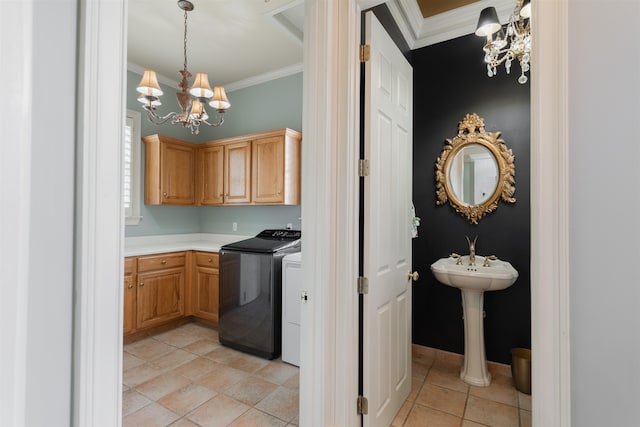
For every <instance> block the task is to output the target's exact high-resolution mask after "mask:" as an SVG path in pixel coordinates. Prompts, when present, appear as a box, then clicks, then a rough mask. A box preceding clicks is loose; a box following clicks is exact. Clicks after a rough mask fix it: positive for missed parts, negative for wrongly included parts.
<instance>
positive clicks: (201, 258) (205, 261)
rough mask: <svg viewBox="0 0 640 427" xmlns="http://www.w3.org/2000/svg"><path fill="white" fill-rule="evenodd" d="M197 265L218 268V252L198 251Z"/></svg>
mask: <svg viewBox="0 0 640 427" xmlns="http://www.w3.org/2000/svg"><path fill="white" fill-rule="evenodd" d="M196 265H199V266H201V267H213V268H218V254H217V253H213V252H196Z"/></svg>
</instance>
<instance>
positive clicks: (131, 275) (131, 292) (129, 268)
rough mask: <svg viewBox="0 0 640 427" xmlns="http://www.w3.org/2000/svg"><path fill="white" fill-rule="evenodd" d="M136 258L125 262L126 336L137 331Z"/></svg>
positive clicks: (124, 322)
mask: <svg viewBox="0 0 640 427" xmlns="http://www.w3.org/2000/svg"><path fill="white" fill-rule="evenodd" d="M136 288H137V287H136V258H135V257H129V258H125V260H124V308H123V315H124V319H123V322H122V323H123V332H124V334H125V335H127V334H130V333H132V332H134V331H135V330H136V290H137V289H136Z"/></svg>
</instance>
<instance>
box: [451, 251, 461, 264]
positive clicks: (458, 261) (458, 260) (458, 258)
mask: <svg viewBox="0 0 640 427" xmlns="http://www.w3.org/2000/svg"><path fill="white" fill-rule="evenodd" d="M449 258H453V259H456V260H457V261H456V265H462V255H458V254H457V253H455V252H452V253H451V255H449Z"/></svg>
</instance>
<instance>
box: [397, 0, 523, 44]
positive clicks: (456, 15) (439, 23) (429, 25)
mask: <svg viewBox="0 0 640 427" xmlns="http://www.w3.org/2000/svg"><path fill="white" fill-rule="evenodd" d="M388 6H389V10H390V12H391V14H392V16H393V18H394V19H395V21H396V22H397V23H398V27H399V28H400V31H401V32H402V35H403V36H404V38H405V40H406V41H407V44H408V45H409V47H410V48H411V50H413V49H419V48H421V47H425V46H429V45H432V44H436V43H440V42H443V41H446V40H451V39H454V38H456V37H461V36H465V35H467V34H472V33H473V32H474V31H475V29H476V25H477V23H478V16H479V15H480V11H481V10H482V9H484V8H485V7H489V6H493V7H495V8H496V11H497V12H498V17H499V18H500V22H502V23H506V22H507V21H508V20H509V16H510V15H511V12H513V8H514V7H515V2H514V0H482V1H478V2H476V3H472V4H470V5H467V6H463V7H460V8H457V9H454V10H450V11H448V12H444V13H440V14H438V15H435V16H431V17H429V18H426V19H423V18H422V13H421V12H420V8H419V7H418V4H417V3H416V1H415V0H393V1H392V2H389V3H388Z"/></svg>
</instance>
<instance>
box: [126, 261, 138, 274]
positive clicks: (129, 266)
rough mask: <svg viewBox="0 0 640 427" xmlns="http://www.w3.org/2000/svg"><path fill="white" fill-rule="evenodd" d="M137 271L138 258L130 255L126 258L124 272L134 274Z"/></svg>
mask: <svg viewBox="0 0 640 427" xmlns="http://www.w3.org/2000/svg"><path fill="white" fill-rule="evenodd" d="M135 271H136V258H135V257H129V258H125V259H124V274H133V273H135Z"/></svg>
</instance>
